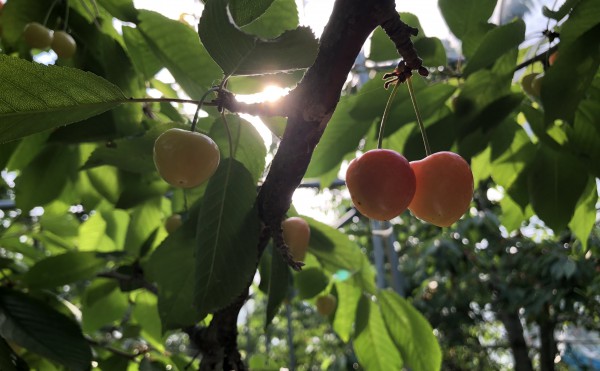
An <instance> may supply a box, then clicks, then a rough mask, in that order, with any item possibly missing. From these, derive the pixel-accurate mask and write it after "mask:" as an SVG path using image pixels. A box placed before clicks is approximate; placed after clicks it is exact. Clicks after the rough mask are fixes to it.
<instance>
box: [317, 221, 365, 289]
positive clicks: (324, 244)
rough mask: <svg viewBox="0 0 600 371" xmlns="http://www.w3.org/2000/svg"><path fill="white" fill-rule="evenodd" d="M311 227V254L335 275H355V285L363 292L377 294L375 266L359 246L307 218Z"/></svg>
mask: <svg viewBox="0 0 600 371" xmlns="http://www.w3.org/2000/svg"><path fill="white" fill-rule="evenodd" d="M306 221H307V222H308V224H309V225H310V246H309V252H310V253H311V254H313V255H314V256H315V257H316V258H317V260H319V262H320V263H321V264H322V265H323V267H324V268H325V269H326V270H327V271H328V272H330V273H332V274H334V273H336V272H337V271H339V270H346V271H348V272H350V273H351V274H352V275H353V280H354V283H355V284H356V285H357V286H358V287H360V288H361V289H362V290H363V291H366V292H370V293H374V292H375V273H374V271H373V266H372V265H371V263H370V262H369V260H368V259H367V257H366V256H365V255H363V253H362V252H361V250H360V248H359V247H358V245H357V244H356V243H355V242H353V241H351V240H350V239H349V238H348V236H347V235H345V234H344V233H342V232H340V231H338V230H337V229H335V228H332V227H330V226H328V225H326V224H323V223H320V222H318V221H316V220H313V219H311V218H306Z"/></svg>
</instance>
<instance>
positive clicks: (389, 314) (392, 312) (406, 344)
mask: <svg viewBox="0 0 600 371" xmlns="http://www.w3.org/2000/svg"><path fill="white" fill-rule="evenodd" d="M377 298H378V299H379V303H380V308H381V313H382V314H383V318H384V320H385V325H386V327H387V329H388V331H389V334H390V337H391V338H392V340H393V341H394V344H396V347H397V348H398V350H399V351H400V353H401V354H402V358H403V360H404V365H405V367H408V368H410V369H411V370H414V371H429V370H440V368H441V365H442V350H441V349H440V346H439V344H438V342H437V339H436V338H435V336H434V335H433V329H432V328H431V325H430V324H429V322H427V319H425V317H423V315H422V314H421V313H419V312H418V311H417V310H416V309H415V308H414V307H413V306H412V305H411V304H410V303H409V302H408V301H406V300H405V299H404V298H402V297H401V296H400V295H398V294H396V293H395V292H393V291H380V292H379V293H378V294H377Z"/></svg>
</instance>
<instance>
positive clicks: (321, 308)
mask: <svg viewBox="0 0 600 371" xmlns="http://www.w3.org/2000/svg"><path fill="white" fill-rule="evenodd" d="M316 303H317V312H319V314H321V315H322V316H325V317H326V316H329V315H330V314H331V313H333V311H334V310H335V307H336V306H337V299H336V298H335V296H333V295H331V294H327V295H322V296H319V297H318V298H317V302H316Z"/></svg>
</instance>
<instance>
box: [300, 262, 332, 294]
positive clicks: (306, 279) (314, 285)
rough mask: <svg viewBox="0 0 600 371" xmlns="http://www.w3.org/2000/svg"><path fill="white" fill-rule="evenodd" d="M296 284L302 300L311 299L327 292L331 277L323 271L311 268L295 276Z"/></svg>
mask: <svg viewBox="0 0 600 371" xmlns="http://www.w3.org/2000/svg"><path fill="white" fill-rule="evenodd" d="M294 284H295V286H296V288H297V289H298V297H299V298H300V299H310V298H312V297H315V296H316V295H317V294H319V293H320V292H321V291H323V290H325V288H326V287H327V285H328V284H329V277H327V275H325V273H323V271H322V270H321V269H319V268H315V267H310V268H305V269H303V270H302V271H300V272H298V273H296V274H295V275H294Z"/></svg>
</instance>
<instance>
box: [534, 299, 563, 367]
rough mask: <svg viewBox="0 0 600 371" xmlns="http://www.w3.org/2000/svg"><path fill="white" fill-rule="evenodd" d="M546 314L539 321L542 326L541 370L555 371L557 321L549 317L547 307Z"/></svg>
mask: <svg viewBox="0 0 600 371" xmlns="http://www.w3.org/2000/svg"><path fill="white" fill-rule="evenodd" d="M545 314H546V315H545V316H544V318H542V319H541V320H540V321H538V326H539V327H540V370H541V371H554V368H555V363H554V358H555V357H556V354H557V353H558V347H557V346H556V339H555V338H554V329H555V328H556V323H555V322H554V321H552V320H551V319H548V317H549V313H548V308H547V307H546V313H545Z"/></svg>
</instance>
